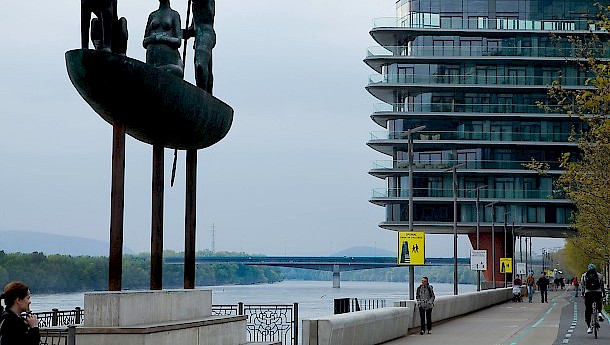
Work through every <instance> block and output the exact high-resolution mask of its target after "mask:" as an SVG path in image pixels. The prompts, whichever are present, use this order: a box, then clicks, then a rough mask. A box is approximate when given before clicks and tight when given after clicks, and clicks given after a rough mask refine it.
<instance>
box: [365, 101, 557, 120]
mask: <svg viewBox="0 0 610 345" xmlns="http://www.w3.org/2000/svg"><path fill="white" fill-rule="evenodd" d="M373 111H374V112H375V113H400V112H404V113H440V112H443V113H445V112H447V113H485V114H495V113H498V114H507V113H519V114H536V115H537V114H557V115H560V117H567V110H566V109H565V107H564V106H560V105H550V106H538V105H535V104H506V103H504V104H463V103H456V102H452V103H416V104H406V103H384V102H379V103H375V104H374V105H373ZM536 117H538V116H536Z"/></svg>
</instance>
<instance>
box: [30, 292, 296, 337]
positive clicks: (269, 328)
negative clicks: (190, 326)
mask: <svg viewBox="0 0 610 345" xmlns="http://www.w3.org/2000/svg"><path fill="white" fill-rule="evenodd" d="M34 314H35V315H36V316H37V317H38V324H39V327H40V335H41V340H40V345H47V344H48V345H74V341H75V340H74V333H75V331H74V327H75V325H79V324H82V322H83V320H84V310H83V309H81V308H79V307H76V308H75V309H74V310H58V309H53V310H52V311H48V312H40V313H34ZM212 315H216V316H221V315H246V316H248V320H247V326H246V327H247V332H248V341H250V342H264V341H281V342H282V344H286V345H288V344H295V345H296V344H297V342H298V339H299V337H298V332H299V327H298V319H299V304H298V303H293V304H244V303H242V302H240V303H238V304H214V305H213V306H212ZM58 326H59V327H58ZM66 326H68V327H66Z"/></svg>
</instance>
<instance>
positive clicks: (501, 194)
mask: <svg viewBox="0 0 610 345" xmlns="http://www.w3.org/2000/svg"><path fill="white" fill-rule="evenodd" d="M413 196H414V197H416V198H418V197H419V198H452V197H453V189H451V188H413ZM457 196H458V198H470V199H474V198H475V196H474V194H473V193H472V190H471V189H458V190H457ZM372 197H373V198H374V199H379V198H381V199H383V198H408V197H409V188H389V189H386V188H374V189H373V192H372ZM480 197H481V198H484V199H487V198H501V199H534V200H541V199H545V200H548V199H560V200H561V199H565V195H564V194H563V193H562V192H561V191H560V190H557V191H553V190H532V189H482V190H481V195H480Z"/></svg>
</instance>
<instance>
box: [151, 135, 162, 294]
mask: <svg viewBox="0 0 610 345" xmlns="http://www.w3.org/2000/svg"><path fill="white" fill-rule="evenodd" d="M163 151H164V148H163V145H153V166H152V170H153V171H152V220H151V234H150V289H151V290H161V289H162V288H163V279H162V278H163Z"/></svg>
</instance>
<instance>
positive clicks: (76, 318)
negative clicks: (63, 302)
mask: <svg viewBox="0 0 610 345" xmlns="http://www.w3.org/2000/svg"><path fill="white" fill-rule="evenodd" d="M33 314H34V315H36V317H38V326H39V327H40V328H45V327H54V326H70V325H79V324H81V323H83V320H84V315H85V314H84V310H83V309H82V308H80V307H76V308H74V309H73V310H58V309H56V308H53V309H52V310H51V311H44V312H40V313H33Z"/></svg>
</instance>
